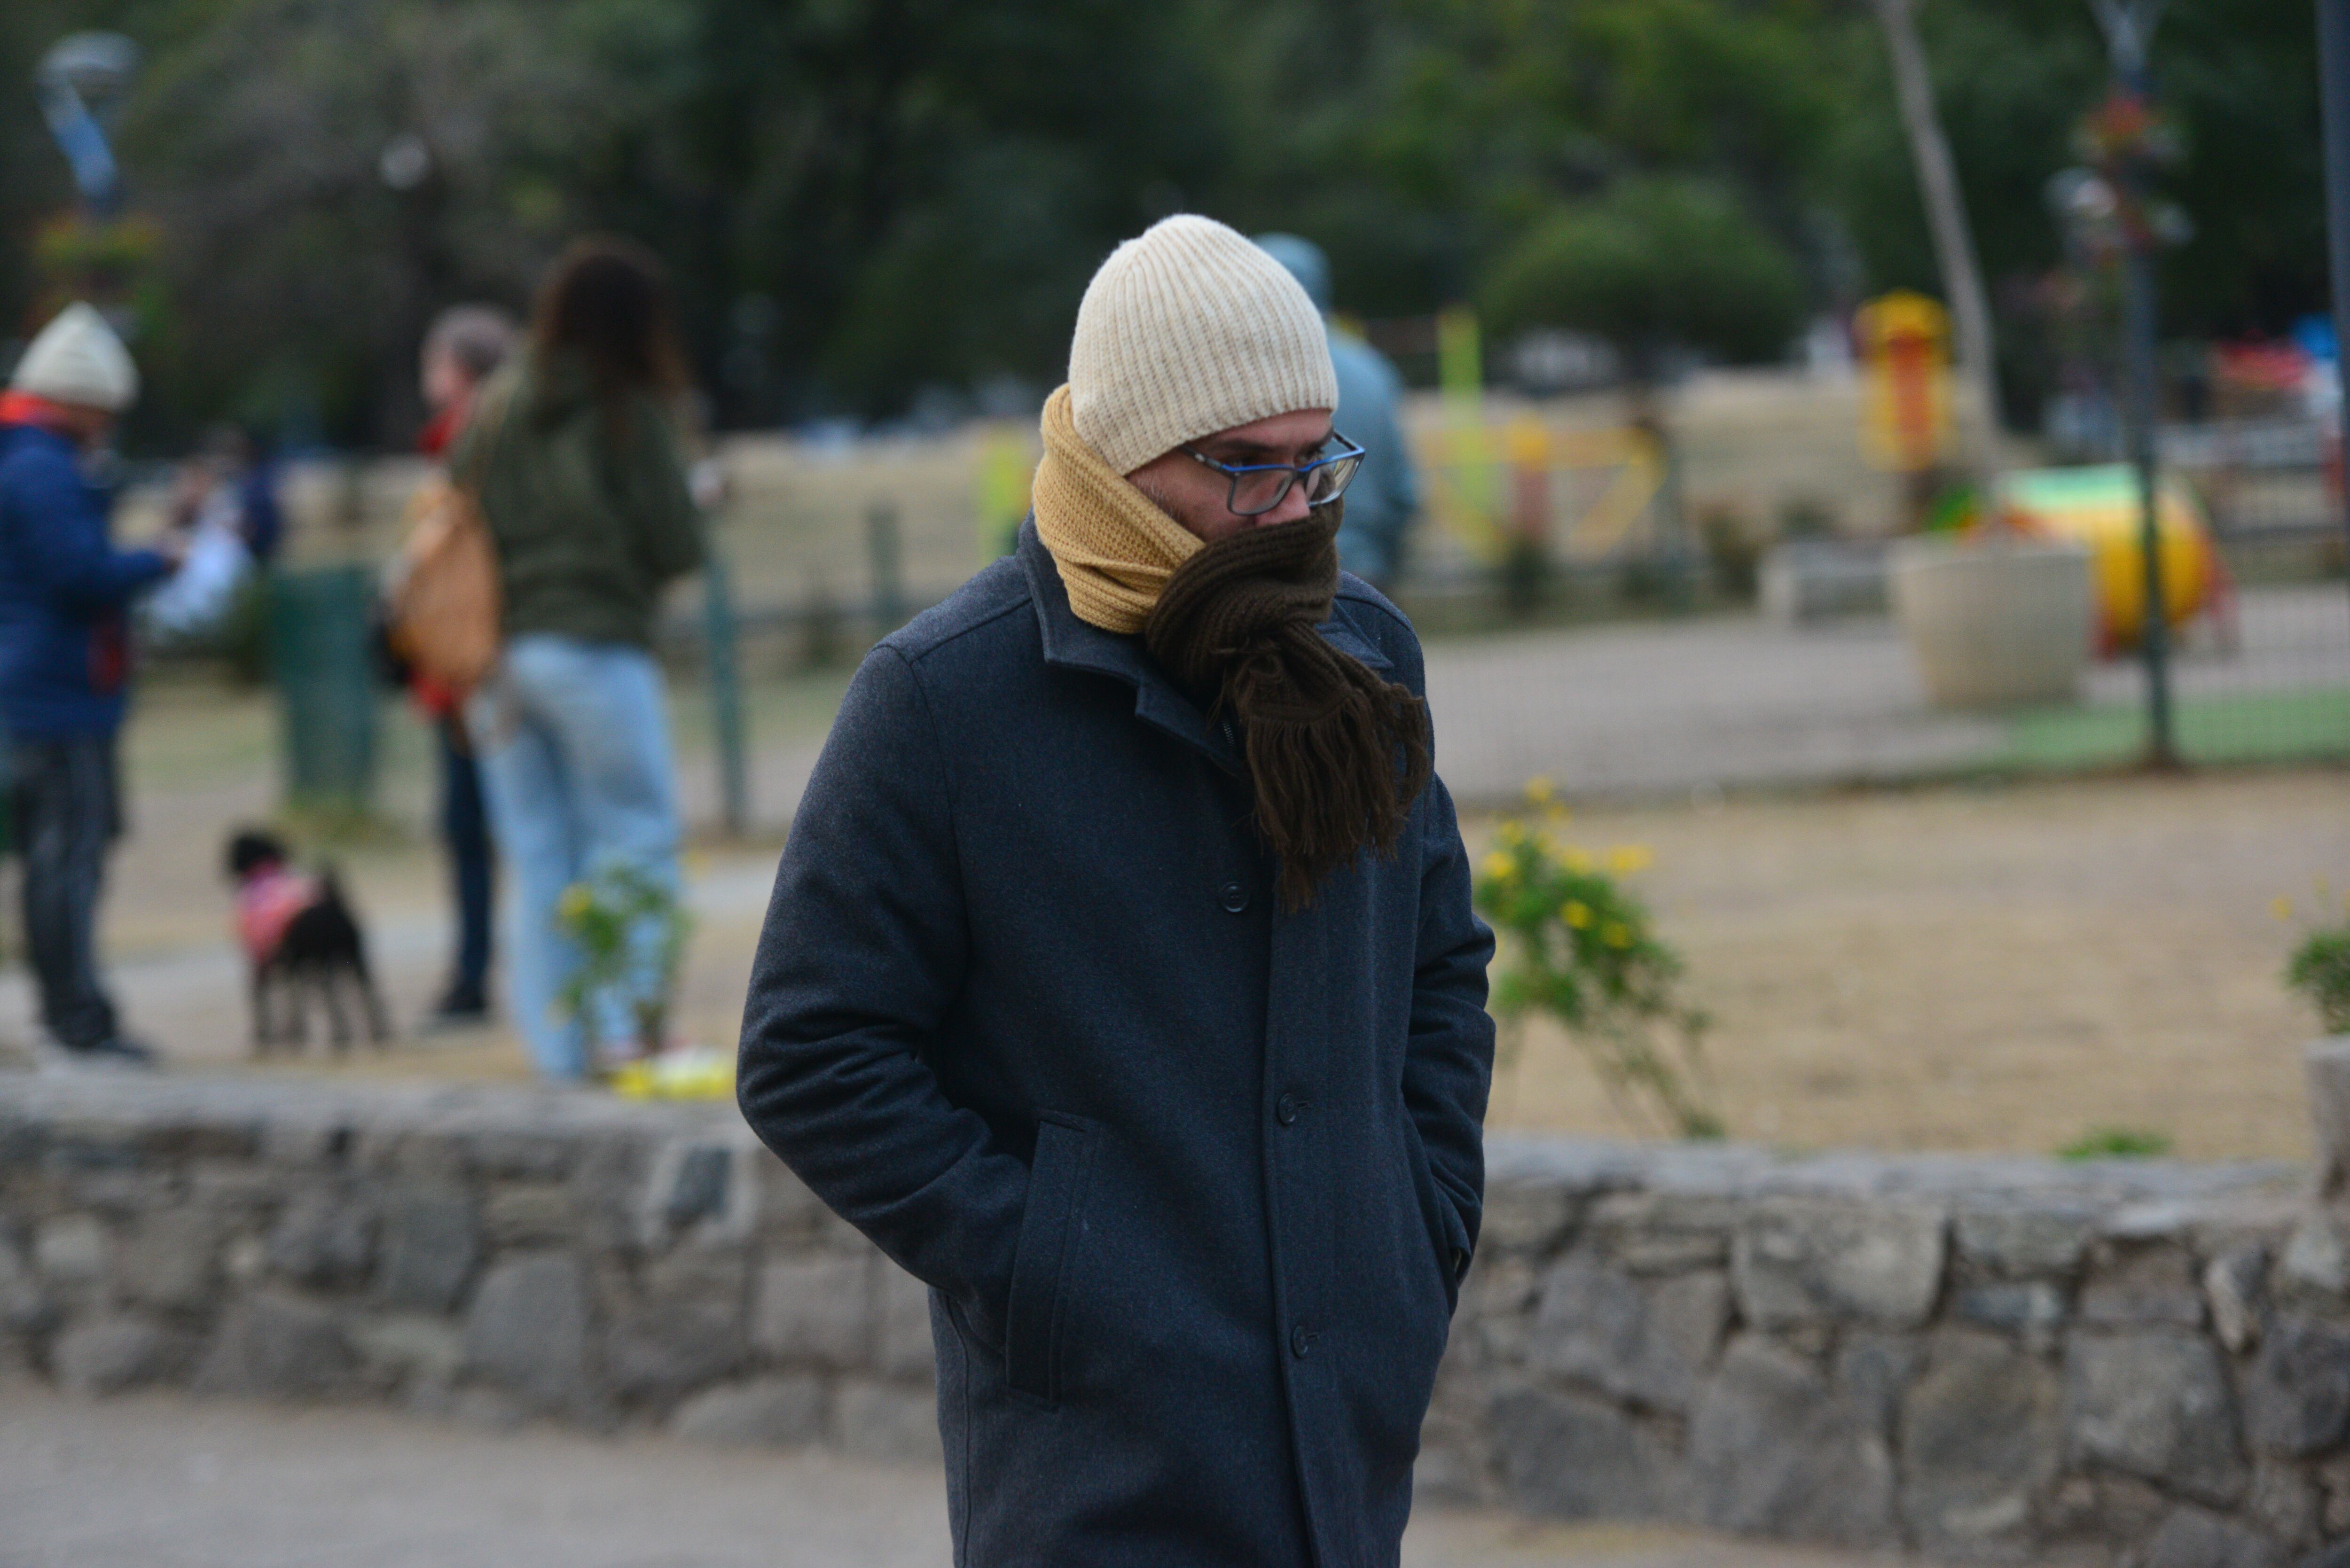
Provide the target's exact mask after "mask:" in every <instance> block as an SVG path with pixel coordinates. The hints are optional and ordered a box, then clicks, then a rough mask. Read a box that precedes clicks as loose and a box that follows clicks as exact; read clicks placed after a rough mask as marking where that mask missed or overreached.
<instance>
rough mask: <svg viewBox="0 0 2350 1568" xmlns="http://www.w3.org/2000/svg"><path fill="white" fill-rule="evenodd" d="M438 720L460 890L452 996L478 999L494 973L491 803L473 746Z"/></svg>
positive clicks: (453, 875) (445, 818) (452, 859)
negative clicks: (485, 800) (488, 803)
mask: <svg viewBox="0 0 2350 1568" xmlns="http://www.w3.org/2000/svg"><path fill="white" fill-rule="evenodd" d="M459 722H462V721H458V720H453V719H452V720H445V721H442V722H439V723H436V724H434V725H433V726H432V730H433V733H434V734H435V735H437V736H438V737H439V738H440V742H441V839H442V843H443V844H445V845H446V846H448V849H449V882H450V888H451V890H452V892H453V893H454V894H455V895H456V904H457V954H456V961H455V962H453V963H452V964H451V965H450V968H449V997H448V999H449V1000H450V1001H452V1002H465V1001H473V1002H475V1003H476V1005H478V1004H479V1003H478V999H479V998H480V997H481V996H482V993H483V992H484V989H485V988H486V987H487V986H488V984H489V979H490V907H491V897H492V884H493V882H494V877H493V874H492V871H491V866H490V822H489V812H488V807H487V806H485V805H484V804H483V802H482V770H481V768H480V767H479V766H477V765H476V764H475V763H474V761H473V750H472V748H471V747H470V746H463V745H460V744H459V742H460V739H461V737H460V736H459V734H458V733H457V731H456V729H455V726H456V724H457V723H459Z"/></svg>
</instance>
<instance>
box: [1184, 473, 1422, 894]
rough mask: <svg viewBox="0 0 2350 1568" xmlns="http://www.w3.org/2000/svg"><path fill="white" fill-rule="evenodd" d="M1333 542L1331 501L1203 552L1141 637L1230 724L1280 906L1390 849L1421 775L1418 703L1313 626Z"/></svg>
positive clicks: (1333, 561) (1318, 619) (1334, 563)
mask: <svg viewBox="0 0 2350 1568" xmlns="http://www.w3.org/2000/svg"><path fill="white" fill-rule="evenodd" d="M1337 533H1338V506H1337V505H1336V504H1333V505H1330V506H1326V507H1323V508H1321V509H1319V510H1317V511H1315V513H1313V514H1310V515H1308V516H1306V517H1304V518H1301V519H1299V520H1298V521H1297V522H1295V523H1282V524H1274V526H1272V527H1267V528H1250V529H1246V530H1244V531H1243V532H1242V533H1239V534H1235V535H1232V536H1231V537H1229V538H1226V539H1221V540H1218V541H1217V542H1216V543H1214V544H1212V545H1206V546H1205V547H1203V548H1202V549H1201V550H1200V551H1198V552H1197V553H1196V554H1194V555H1193V556H1191V558H1190V559H1189V560H1187V561H1185V562H1184V563H1183V564H1182V565H1181V566H1178V567H1176V568H1175V571H1174V573H1173V574H1172V575H1171V576H1169V578H1168V579H1167V586H1166V588H1165V589H1164V590H1163V591H1162V592H1161V593H1160V594H1159V602H1158V604H1157V605H1156V606H1155V607H1153V608H1152V609H1151V611H1150V618H1149V620H1148V621H1147V622H1145V623H1144V626H1143V628H1142V640H1143V644H1144V646H1145V647H1147V648H1149V650H1150V653H1151V657H1153V658H1154V659H1158V660H1159V663H1160V664H1161V665H1163V666H1164V667H1165V668H1166V669H1167V670H1168V671H1169V672H1170V674H1172V675H1173V676H1174V677H1175V678H1176V679H1177V680H1180V681H1181V682H1182V683H1183V684H1184V685H1185V686H1186V687H1188V688H1190V689H1191V691H1194V692H1207V691H1213V692H1214V693H1215V694H1216V695H1215V699H1214V701H1215V709H1216V711H1218V712H1221V711H1223V710H1225V709H1227V708H1229V709H1230V710H1231V711H1232V713H1233V715H1234V716H1235V717H1236V718H1238V719H1239V721H1240V726H1241V732H1242V736H1243V741H1244V742H1245V744H1246V748H1247V753H1248V766H1249V776H1250V779H1251V781H1252V782H1253V784H1254V786H1255V791H1256V820H1257V829H1258V831H1259V832H1260V833H1262V834H1263V836H1264V840H1265V843H1266V844H1267V845H1268V846H1271V848H1272V849H1273V851H1274V854H1276V855H1278V856H1279V857H1281V898H1282V903H1283V905H1284V908H1286V909H1290V910H1292V911H1295V910H1297V909H1304V908H1305V906H1306V905H1308V904H1310V903H1312V902H1313V901H1314V893H1315V888H1318V887H1320V886H1321V884H1322V881H1323V879H1324V878H1325V877H1328V876H1329V875H1330V874H1331V873H1332V872H1334V871H1336V870H1338V869H1339V868H1340V867H1344V866H1346V865H1347V864H1348V863H1349V862H1351V861H1352V860H1353V859H1354V858H1355V857H1356V856H1357V854H1358V853H1360V852H1361V851H1362V850H1363V849H1365V848H1372V849H1376V850H1378V852H1379V853H1380V854H1381V855H1390V854H1393V853H1394V852H1395V846H1396V840H1397V838H1398V837H1399V836H1400V835H1401V834H1402V832H1403V826H1404V821H1405V818H1406V816H1407V815H1409V811H1410V808H1411V803H1412V801H1413V800H1415V799H1417V798H1418V797H1419V792H1420V790H1421V788H1422V787H1423V786H1425V785H1426V784H1427V783H1428V776H1429V771H1430V758H1429V745H1428V710H1427V705H1426V704H1425V703H1423V702H1422V701H1420V700H1419V698H1418V697H1415V696H1413V695H1412V693H1411V691H1410V689H1409V688H1408V687H1404V686H1399V685H1397V684H1396V683H1395V682H1393V681H1388V680H1380V679H1379V678H1378V676H1377V675H1376V674H1374V673H1372V671H1371V670H1369V669H1368V668H1367V667H1366V666H1365V665H1364V663H1363V661H1362V660H1360V659H1356V658H1355V657H1353V656H1352V655H1350V654H1346V653H1342V652H1340V651H1339V650H1338V649H1335V648H1333V647H1331V646H1330V645H1329V644H1328V643H1327V642H1325V641H1324V640H1323V639H1322V638H1321V636H1320V635H1319V634H1318V633H1316V632H1315V629H1314V628H1315V627H1316V626H1318V625H1320V624H1321V623H1322V622H1323V621H1325V620H1326V619H1328V618H1329V615H1330V601H1331V598H1332V597H1333V596H1334V595H1335V594H1336V591H1337V587H1338V552H1337V548H1336V545H1335V543H1334V541H1335V540H1336V537H1337ZM1399 748H1400V750H1401V752H1402V754H1403V772H1402V775H1401V777H1400V778H1399V777H1398V775H1397V772H1396V754H1397V752H1398V750H1399Z"/></svg>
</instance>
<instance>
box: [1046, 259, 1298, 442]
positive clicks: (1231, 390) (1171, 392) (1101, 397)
mask: <svg viewBox="0 0 2350 1568" xmlns="http://www.w3.org/2000/svg"><path fill="white" fill-rule="evenodd" d="M1069 403H1070V414H1071V416H1072V418H1073V420H1074V421H1075V423H1076V431H1077V434H1078V436H1079V437H1080V438H1081V439H1083V440H1084V441H1085V443H1086V444H1087V446H1090V447H1092V448H1093V449H1094V451H1096V452H1098V453H1100V454H1101V456H1102V459H1103V461H1104V462H1107V463H1108V464H1109V466H1110V467H1111V468H1113V469H1115V470H1116V471H1117V472H1119V473H1131V472H1134V471H1135V470H1136V469H1138V468H1140V467H1141V466H1142V465H1143V464H1145V463H1147V462H1150V461H1151V460H1152V459H1153V458H1156V457H1159V456H1161V455H1163V454H1165V453H1167V452H1172V451H1173V450H1175V448H1177V447H1179V446H1180V445H1182V444H1183V443H1184V442H1185V441H1197V440H1199V439H1200V438H1201V437H1202V436H1209V435H1213V434H1215V433H1216V432H1217V431H1226V430H1231V429H1232V428H1234V427H1235V426H1238V425H1246V424H1253V423H1255V422H1256V421H1259V420H1262V419H1269V418H1271V417H1272V416H1274V415H1275V414H1288V413H1295V412H1296V411H1297V410H1300V409H1336V407H1337V406H1338V376H1337V372H1336V370H1334V369H1331V365H1330V346H1329V342H1328V340H1327V338H1326V336H1325V335H1324V332H1323V329H1322V314H1321V312H1320V311H1318V310H1316V309H1315V307H1314V302H1313V301H1312V300H1311V299H1309V298H1307V297H1306V295H1305V289H1304V288H1302V287H1300V286H1298V282H1297V280H1296V279H1295V278H1294V277H1292V276H1290V275H1289V273H1288V270H1287V269H1286V268H1284V266H1283V265H1281V264H1280V263H1279V262H1277V261H1275V260H1274V258H1273V257H1272V256H1270V255H1268V254H1265V253H1264V252H1263V250H1260V249H1259V248H1258V247H1257V246H1256V245H1255V244H1253V242H1252V241H1251V240H1250V239H1249V238H1248V236H1246V235H1245V234H1241V233H1240V232H1239V231H1238V230H1236V229H1232V228H1227V227H1226V226H1225V225H1223V224H1222V223H1218V222H1216V221H1215V220H1214V219H1213V218H1202V217H1199V216H1197V215H1195V214H1192V213H1178V214H1176V215H1175V216H1174V217H1171V218H1167V219H1163V220H1161V221H1160V222H1159V223H1154V224H1152V225H1151V226H1150V227H1149V229H1148V230H1146V231H1144V232H1143V233H1142V234H1139V235H1138V236H1137V237H1135V238H1133V239H1130V240H1128V241H1127V242H1126V243H1125V244H1122V245H1120V246H1118V249H1117V250H1115V251H1113V252H1111V253H1110V257H1109V259H1108V260H1107V261H1106V262H1104V263H1102V265H1101V270H1100V271H1099V272H1097V273H1096V274H1094V280H1093V282H1092V283H1091V284H1089V285H1087V288H1086V296H1085V300H1084V303H1082V304H1080V305H1079V306H1077V329H1076V336H1075V337H1072V338H1071V340H1070V343H1069Z"/></svg>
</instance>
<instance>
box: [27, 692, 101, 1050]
mask: <svg viewBox="0 0 2350 1568" xmlns="http://www.w3.org/2000/svg"><path fill="white" fill-rule="evenodd" d="M8 755H9V773H10V778H9V784H10V794H9V804H10V805H11V807H12V808H13V810H14V812H15V826H16V850H17V853H18V854H19V855H21V856H23V857H24V861H25V882H24V888H23V895H24V900H25V950H26V956H27V957H28V958H30V959H31V960H32V964H33V978H34V980H35V981H36V982H37V983H38V984H39V987H40V992H41V1023H42V1025H43V1027H45V1028H46V1029H47V1031H48V1032H49V1034H50V1036H51V1037H52V1038H53V1039H55V1040H56V1041H57V1044H60V1045H63V1046H65V1047H66V1048H67V1049H68V1050H71V1051H87V1050H88V1049H89V1048H90V1047H92V1046H94V1045H99V1044H104V1043H105V1042H107V1041H108V1040H110V1039H112V1038H113V1037H114V1033H115V1017H114V1002H113V1000H112V999H111V998H110V997H109V996H108V995H107V994H106V986H105V983H104V982H103V981H100V980H99V975H98V896H99V889H100V888H101V887H102V886H103V885H104V883H105V879H106V851H107V846H109V844H110V843H111V842H112V841H113V839H114V836H115V834H116V832H117V831H118V830H119V828H120V825H121V804H120V803H121V796H120V791H119V787H118V784H117V774H116V769H115V749H114V736H113V734H112V733H111V732H109V733H106V734H101V735H72V736H68V737H65V738H63V739H58V740H38V739H35V740H20V741H17V742H15V744H14V745H13V746H12V747H11V748H10V749H9V753H8Z"/></svg>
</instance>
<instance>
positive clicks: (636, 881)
mask: <svg viewBox="0 0 2350 1568" xmlns="http://www.w3.org/2000/svg"><path fill="white" fill-rule="evenodd" d="M556 928H557V929H560V930H561V931H562V933H563V934H564V935H565V936H567V937H568V938H570V939H571V941H572V944H573V945H574V946H575V947H576V948H577V950H578V952H579V967H578V968H577V970H576V971H573V973H572V976H571V978H570V979H569V980H568V981H566V982H565V984H564V987H563V991H562V994H561V996H560V998H559V1001H560V1002H561V1003H562V1005H563V1006H564V1007H565V1009H567V1011H568V1012H569V1013H570V1014H571V1016H572V1017H573V1018H574V1019H575V1020H577V1023H578V1024H579V1026H580V1030H581V1032H582V1033H584V1034H585V1035H586V1036H587V1044H588V1045H589V1047H590V1048H591V1049H592V1048H594V1047H596V1046H598V1045H615V1044H623V1043H624V1042H623V1041H622V1040H620V1039H619V1038H617V1037H615V1033H614V1023H615V1021H616V1019H617V1020H620V1021H624V1022H623V1023H622V1026H623V1027H625V1028H626V1029H628V1030H629V1032H630V1033H631V1035H632V1037H633V1040H634V1043H635V1044H639V1045H640V1046H642V1047H643V1048H644V1049H645V1050H646V1051H648V1052H650V1051H658V1050H660V1048H661V1047H662V1046H663V1045H665V1044H668V1039H669V1011H670V1004H671V999H672V997H673V996H674V994H675V992H676V990H677V974H678V969H679V967H680V966H681V964H682V963H683V962H684V960H685V940H686V938H687V936H688V935H690V934H691V930H692V920H691V917H690V916H689V915H688V914H687V913H686V911H685V909H684V908H683V907H682V906H681V904H680V903H679V902H678V897H677V892H676V889H674V888H671V886H670V885H669V884H668V883H667V882H665V881H662V880H660V879H658V878H656V877H651V876H649V875H647V874H646V873H645V872H644V871H642V870H640V869H639V868H638V867H634V866H631V865H629V864H627V863H626V862H622V861H613V862H609V863H608V864H606V865H604V866H601V867H598V868H597V869H596V870H595V871H593V872H591V873H590V874H589V875H588V876H587V877H586V878H585V879H584V880H582V881H578V882H574V883H573V884H572V885H571V886H570V887H568V888H565V889H564V892H563V898H562V899H561V900H560V902H559V903H558V904H557V905H556Z"/></svg>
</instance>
